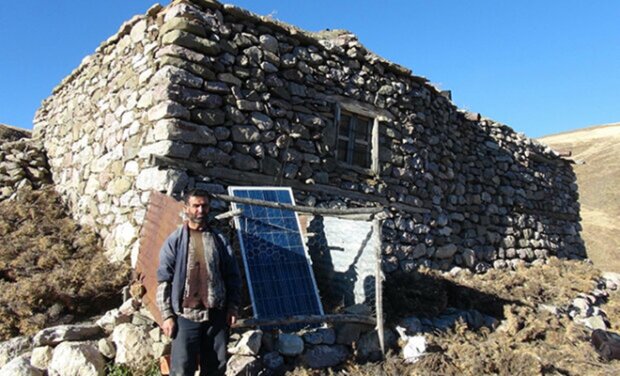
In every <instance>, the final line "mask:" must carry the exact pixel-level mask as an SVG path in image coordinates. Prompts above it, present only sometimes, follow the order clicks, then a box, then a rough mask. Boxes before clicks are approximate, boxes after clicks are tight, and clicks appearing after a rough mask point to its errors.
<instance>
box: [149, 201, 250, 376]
mask: <svg viewBox="0 0 620 376" xmlns="http://www.w3.org/2000/svg"><path fill="white" fill-rule="evenodd" d="M184 201H185V206H184V209H183V210H184V213H185V215H186V217H187V221H186V222H185V223H184V224H183V226H182V227H181V228H179V229H178V230H176V231H174V232H173V233H172V234H171V235H170V236H169V237H168V239H166V242H165V243H164V245H163V246H162V248H161V251H160V254H159V268H158V269H157V281H158V283H159V285H158V287H157V305H158V307H159V309H160V311H161V315H162V319H163V320H164V321H163V324H162V330H163V332H164V334H165V335H167V336H169V337H171V338H173V341H172V355H171V370H170V375H174V376H181V375H182V376H189V375H194V372H195V371H196V365H197V358H199V361H200V375H201V376H205V375H219V374H222V375H223V374H224V372H225V371H226V346H227V342H228V329H229V327H230V326H231V325H232V324H234V323H235V320H236V318H237V309H238V305H239V303H240V295H241V277H240V274H239V269H238V267H237V261H236V260H235V257H234V254H233V251H232V248H231V247H230V244H229V243H228V241H227V240H226V239H225V237H224V236H223V235H222V234H220V233H219V232H216V231H213V230H212V229H211V228H210V227H209V226H208V224H207V214H208V213H209V198H208V194H207V193H206V192H204V191H200V190H192V191H190V192H188V193H187V194H186V195H185V197H184Z"/></svg>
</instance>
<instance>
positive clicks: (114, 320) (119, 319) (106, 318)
mask: <svg viewBox="0 0 620 376" xmlns="http://www.w3.org/2000/svg"><path fill="white" fill-rule="evenodd" d="M130 320H131V318H130V317H129V316H126V315H123V314H121V312H120V311H119V309H118V308H114V309H112V310H110V311H108V312H106V313H105V314H104V315H103V316H101V318H99V320H97V321H96V322H95V324H97V326H99V327H100V328H101V329H103V330H104V331H105V332H106V333H112V331H113V330H114V327H115V326H118V325H120V324H123V323H127V322H129V321H130Z"/></svg>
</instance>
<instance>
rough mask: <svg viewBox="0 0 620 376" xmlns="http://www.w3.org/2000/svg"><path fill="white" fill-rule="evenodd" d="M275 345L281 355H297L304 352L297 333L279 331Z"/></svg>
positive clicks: (301, 341)
mask: <svg viewBox="0 0 620 376" xmlns="http://www.w3.org/2000/svg"><path fill="white" fill-rule="evenodd" d="M276 347H277V349H278V351H279V352H280V354H282V355H285V356H297V355H299V354H301V353H303V352H304V341H303V339H301V337H300V336H298V335H295V334H289V333H280V335H279V336H278V341H277V343H276Z"/></svg>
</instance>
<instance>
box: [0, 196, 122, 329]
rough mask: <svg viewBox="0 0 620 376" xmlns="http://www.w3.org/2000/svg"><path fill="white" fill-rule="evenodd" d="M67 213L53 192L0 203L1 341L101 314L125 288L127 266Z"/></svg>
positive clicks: (91, 232)
mask: <svg viewBox="0 0 620 376" xmlns="http://www.w3.org/2000/svg"><path fill="white" fill-rule="evenodd" d="M66 213H67V211H66V210H65V207H64V205H63V203H62V201H61V200H60V197H59V196H58V195H57V194H56V192H55V191H54V190H53V188H52V187H46V188H43V189H41V190H37V191H30V190H23V191H21V193H20V194H19V196H18V198H17V200H15V201H4V202H2V203H0V340H2V339H6V338H9V337H12V336H15V335H18V334H32V333H34V332H36V331H37V330H39V329H41V328H43V327H46V326H50V325H54V324H56V323H58V322H61V321H63V320H67V319H68V316H67V315H71V316H74V317H80V316H82V315H86V314H91V313H97V312H98V311H99V310H100V309H101V308H102V307H103V306H107V305H109V304H110V303H111V300H113V299H115V298H116V299H118V296H119V294H118V292H119V289H120V288H121V287H122V286H123V285H124V284H126V283H127V278H128V272H129V271H128V268H127V266H125V265H121V264H118V265H110V264H109V262H108V261H107V260H106V258H105V257H104V256H103V250H102V248H101V246H100V241H99V239H98V238H97V236H96V235H95V234H94V232H93V231H92V230H90V229H87V228H82V227H80V226H79V225H77V224H76V223H75V221H73V220H72V219H71V218H70V217H69V216H68V215H67V214H66Z"/></svg>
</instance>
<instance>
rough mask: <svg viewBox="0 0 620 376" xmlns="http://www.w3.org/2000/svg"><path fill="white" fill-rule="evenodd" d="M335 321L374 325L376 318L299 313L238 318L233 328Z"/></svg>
mask: <svg viewBox="0 0 620 376" xmlns="http://www.w3.org/2000/svg"><path fill="white" fill-rule="evenodd" d="M334 322H350V323H356V324H366V325H370V326H374V325H375V324H376V320H375V319H374V318H373V317H370V316H364V315H349V314H334V315H297V316H289V317H284V318H281V319H254V318H252V319H241V320H238V321H237V322H236V323H235V325H233V328H247V327H256V326H273V325H289V324H298V323H304V324H319V323H334Z"/></svg>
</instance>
